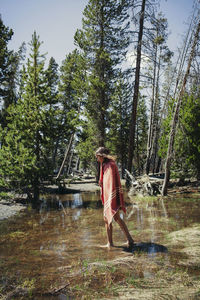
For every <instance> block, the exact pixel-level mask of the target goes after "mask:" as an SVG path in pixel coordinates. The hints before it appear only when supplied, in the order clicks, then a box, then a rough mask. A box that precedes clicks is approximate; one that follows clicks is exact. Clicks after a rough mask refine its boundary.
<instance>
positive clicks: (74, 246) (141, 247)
mask: <svg viewBox="0 0 200 300" xmlns="http://www.w3.org/2000/svg"><path fill="white" fill-rule="evenodd" d="M125 201H126V202H127V203H129V205H128V206H127V215H126V216H124V218H125V222H126V224H127V226H128V228H129V230H130V232H131V234H132V236H133V238H134V240H135V241H136V245H135V246H134V248H133V249H131V250H130V249H128V248H125V247H123V244H124V242H125V240H124V236H123V234H122V232H121V230H120V228H119V227H118V225H117V224H116V223H114V224H113V227H114V230H113V238H114V243H115V244H116V246H117V247H116V248H114V249H112V250H111V251H107V250H105V249H103V248H100V247H99V245H103V244H105V243H106V232H105V228H104V221H103V208H102V205H101V202H100V195H99V193H82V194H70V195H48V196H46V195H44V196H43V198H42V201H41V206H40V209H39V212H38V211H27V212H26V213H25V214H24V215H21V216H19V217H16V218H13V219H10V220H8V221H5V222H1V223H0V259H1V269H2V274H4V273H5V274H7V276H8V275H9V273H10V274H18V275H17V276H19V277H21V278H29V277H30V278H33V277H34V278H36V279H37V285H38V289H42V288H43V287H44V289H45V288H46V287H50V286H51V284H55V283H56V282H58V285H62V283H65V282H66V280H68V279H69V278H70V276H71V273H70V272H72V273H73V272H75V271H74V270H76V271H77V272H82V271H81V269H80V264H82V263H83V262H84V261H98V260H99V261H107V260H112V259H116V258H119V257H124V255H125V251H127V252H129V253H132V254H133V255H135V254H138V253H143V254H146V260H147V264H146V265H145V264H144V266H143V270H142V272H143V276H144V277H145V276H150V275H151V276H153V271H152V273H151V274H150V273H149V269H148V261H152V258H156V256H159V254H160V255H165V260H166V263H168V261H169V260H170V255H171V253H170V251H169V252H168V251H167V248H166V247H165V246H164V244H165V235H166V233H168V232H170V231H175V230H178V229H181V228H183V227H184V226H188V225H189V224H191V223H194V222H196V221H198V220H199V206H200V203H199V201H198V199H197V200H196V202H194V201H193V206H191V203H190V201H188V202H187V201H182V200H181V199H180V200H179V199H176V201H174V199H173V200H171V199H166V200H163V199H157V200H152V201H149V202H146V201H145V200H144V201H143V200H141V201H136V200H134V199H131V201H130V199H128V197H127V195H126V194H125ZM191 207H194V209H191ZM197 208H198V209H197ZM126 255H127V253H126ZM145 274H146V275H145ZM38 299H39V298H38ZM43 299H44V298H43ZM49 299H50V298H49Z"/></svg>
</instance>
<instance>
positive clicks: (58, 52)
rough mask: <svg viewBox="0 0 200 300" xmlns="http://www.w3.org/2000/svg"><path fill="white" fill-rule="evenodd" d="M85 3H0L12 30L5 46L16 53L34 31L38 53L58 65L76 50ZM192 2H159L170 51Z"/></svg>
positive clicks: (26, 0)
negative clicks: (74, 38)
mask: <svg viewBox="0 0 200 300" xmlns="http://www.w3.org/2000/svg"><path fill="white" fill-rule="evenodd" d="M87 3H88V0H0V14H1V17H2V19H3V22H4V24H5V25H6V26H8V27H10V28H12V29H13V31H14V35H13V38H12V40H11V41H10V42H9V44H8V46H9V48H10V49H14V50H16V51H17V50H18V49H19V47H20V45H21V44H22V42H26V43H28V42H30V40H31V37H32V34H33V32H34V30H36V32H37V34H38V35H39V36H40V40H41V41H43V42H44V44H43V45H42V47H41V51H40V52H41V53H45V52H48V55H47V56H46V57H47V59H49V58H50V57H51V56H52V57H54V58H55V60H56V62H57V63H58V64H59V65H60V64H61V62H62V60H64V59H65V56H66V55H67V54H68V53H69V52H71V51H72V50H73V49H75V46H74V41H73V37H74V34H75V32H76V30H77V29H78V28H81V19H82V12H83V10H84V8H85V6H86V4H87ZM192 4H193V1H192V0H161V11H162V12H163V14H164V15H165V17H166V18H167V19H168V23H169V31H171V32H172V33H173V34H171V35H170V37H169V43H168V45H169V47H170V50H172V51H175V50H176V49H177V47H178V44H179V43H180V42H181V35H182V34H183V33H184V32H185V30H186V29H187V26H186V25H185V23H186V22H187V20H188V17H189V15H190V14H191V12H192Z"/></svg>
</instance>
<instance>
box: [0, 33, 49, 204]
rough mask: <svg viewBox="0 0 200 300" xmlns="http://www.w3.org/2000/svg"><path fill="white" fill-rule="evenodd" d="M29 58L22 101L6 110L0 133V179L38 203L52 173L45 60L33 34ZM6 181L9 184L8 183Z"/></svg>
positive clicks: (39, 43) (39, 44) (24, 73)
mask: <svg viewBox="0 0 200 300" xmlns="http://www.w3.org/2000/svg"><path fill="white" fill-rule="evenodd" d="M30 46H31V54H30V57H29V58H28V61H27V65H26V70H25V69H24V71H23V81H22V82H23V84H24V86H23V87H22V86H21V98H20V99H19V100H18V102H17V104H16V105H10V106H9V108H8V117H7V120H8V126H7V128H6V129H5V130H4V131H3V132H1V135H2V136H4V141H5V142H4V144H3V146H2V148H1V151H0V156H1V161H2V166H1V173H2V174H1V175H2V177H3V178H4V179H5V182H10V184H11V185H12V187H14V186H15V187H17V188H24V187H26V188H27V187H29V188H31V189H32V190H33V195H34V197H33V200H34V202H37V201H38V198H39V186H40V183H41V181H42V180H43V179H44V178H46V177H47V176H48V174H49V172H51V164H50V161H49V148H50V147H51V139H50V137H49V136H48V134H47V133H48V127H49V123H48V117H47V116H48V113H49V106H48V99H49V95H50V89H49V88H48V85H47V81H46V76H45V72H44V62H45V60H44V56H43V55H40V52H39V49H40V46H41V42H40V40H39V37H38V36H37V34H36V32H34V34H33V36H32V40H31V42H30ZM7 179H8V180H9V181H7Z"/></svg>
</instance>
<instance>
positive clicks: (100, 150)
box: [95, 147, 116, 160]
mask: <svg viewBox="0 0 200 300" xmlns="http://www.w3.org/2000/svg"><path fill="white" fill-rule="evenodd" d="M95 155H96V156H97V155H99V156H102V157H104V158H105V159H112V160H116V157H115V156H112V155H110V150H109V149H108V148H106V147H99V148H98V149H97V150H96V152H95Z"/></svg>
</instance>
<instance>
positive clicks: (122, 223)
mask: <svg viewBox="0 0 200 300" xmlns="http://www.w3.org/2000/svg"><path fill="white" fill-rule="evenodd" d="M114 220H115V221H116V222H117V223H118V224H119V226H120V228H121V229H122V231H123V232H124V234H125V236H126V239H127V241H128V245H129V246H132V245H133V244H134V240H133V238H132V236H131V235H130V233H129V231H128V228H127V226H126V224H125V222H124V221H123V220H122V219H121V217H120V215H119V211H118V212H117V213H116V214H115V216H114Z"/></svg>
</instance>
